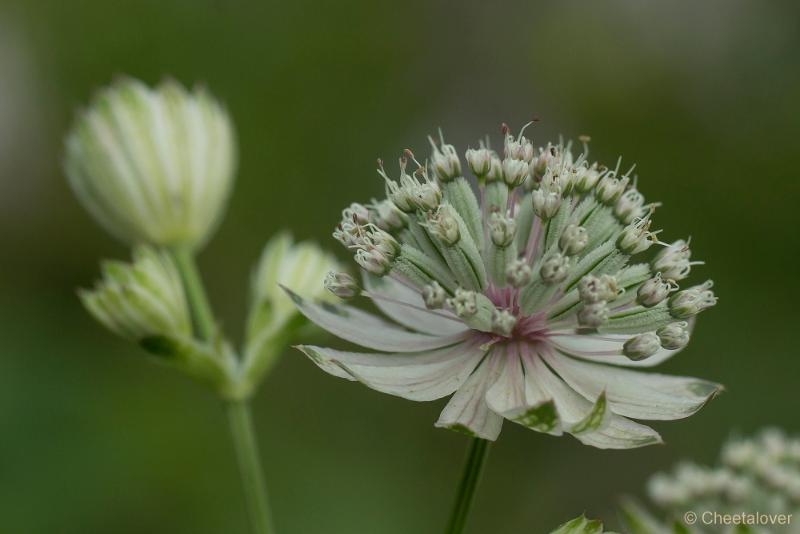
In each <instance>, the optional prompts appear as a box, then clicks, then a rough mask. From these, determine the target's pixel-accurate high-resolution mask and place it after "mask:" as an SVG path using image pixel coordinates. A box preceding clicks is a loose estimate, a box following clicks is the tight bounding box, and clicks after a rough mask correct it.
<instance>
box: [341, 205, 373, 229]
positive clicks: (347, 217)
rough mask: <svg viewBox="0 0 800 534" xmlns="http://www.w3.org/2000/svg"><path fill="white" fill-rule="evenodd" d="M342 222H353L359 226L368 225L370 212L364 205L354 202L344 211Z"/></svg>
mask: <svg viewBox="0 0 800 534" xmlns="http://www.w3.org/2000/svg"><path fill="white" fill-rule="evenodd" d="M342 220H343V221H353V222H355V223H357V224H367V223H368V222H369V210H368V209H367V207H366V206H364V205H363V204H359V203H358V202H353V203H352V204H350V206H348V207H346V208H345V209H343V210H342Z"/></svg>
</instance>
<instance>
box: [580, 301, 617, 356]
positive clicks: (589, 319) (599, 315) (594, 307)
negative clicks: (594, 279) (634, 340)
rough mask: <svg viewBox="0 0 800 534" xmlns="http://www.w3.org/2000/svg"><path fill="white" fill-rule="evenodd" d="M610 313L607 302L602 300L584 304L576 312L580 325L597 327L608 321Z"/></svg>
mask: <svg viewBox="0 0 800 534" xmlns="http://www.w3.org/2000/svg"><path fill="white" fill-rule="evenodd" d="M610 313H611V311H610V310H609V309H608V304H607V303H606V301H604V300H601V301H599V302H592V303H589V304H584V305H583V306H582V307H581V309H580V311H579V312H578V323H580V325H581V326H586V327H589V328H597V327H598V326H600V325H602V324H603V323H605V322H606V321H608V316H609V314H610ZM623 346H624V344H623ZM623 350H624V349H623Z"/></svg>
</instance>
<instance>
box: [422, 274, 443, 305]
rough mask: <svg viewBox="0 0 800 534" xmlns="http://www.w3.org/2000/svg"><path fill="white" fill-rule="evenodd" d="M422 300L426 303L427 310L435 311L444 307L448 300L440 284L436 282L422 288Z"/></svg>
mask: <svg viewBox="0 0 800 534" xmlns="http://www.w3.org/2000/svg"><path fill="white" fill-rule="evenodd" d="M422 300H423V301H424V302H425V307H426V308H428V309H429V310H435V309H438V308H441V307H442V306H444V303H445V301H446V300H447V293H445V291H444V289H442V286H440V285H439V282H437V281H435V280H434V281H433V282H431V283H430V284H428V285H426V286H425V287H423V288H422Z"/></svg>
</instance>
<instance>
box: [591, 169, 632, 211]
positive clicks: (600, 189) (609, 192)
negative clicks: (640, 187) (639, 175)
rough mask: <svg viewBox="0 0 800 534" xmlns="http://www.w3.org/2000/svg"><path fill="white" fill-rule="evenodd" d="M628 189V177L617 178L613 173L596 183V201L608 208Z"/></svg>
mask: <svg viewBox="0 0 800 534" xmlns="http://www.w3.org/2000/svg"><path fill="white" fill-rule="evenodd" d="M626 187H628V177H627V176H626V177H623V178H617V177H616V176H615V175H614V173H608V174H606V175H605V176H603V177H602V178H600V181H599V182H597V189H595V196H596V197H597V200H599V201H600V202H601V203H603V204H606V205H608V206H610V205H612V204H614V203H615V202H616V201H617V199H618V198H619V197H620V196H621V195H622V193H623V192H624V191H625V188H626Z"/></svg>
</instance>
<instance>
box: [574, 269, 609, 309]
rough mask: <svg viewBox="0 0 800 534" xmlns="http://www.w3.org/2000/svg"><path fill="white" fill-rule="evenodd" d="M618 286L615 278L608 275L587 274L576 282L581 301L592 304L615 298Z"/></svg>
mask: <svg viewBox="0 0 800 534" xmlns="http://www.w3.org/2000/svg"><path fill="white" fill-rule="evenodd" d="M618 294H619V287H618V286H617V280H616V279H615V278H614V277H613V276H610V275H607V274H603V275H600V276H594V275H592V274H587V275H586V276H584V277H583V278H581V280H580V282H579V283H578V295H579V296H580V299H581V301H582V302H585V303H587V304H594V303H595V302H600V301H612V300H614V299H615V298H617V295H618Z"/></svg>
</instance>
